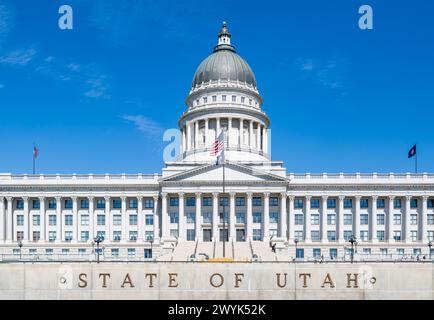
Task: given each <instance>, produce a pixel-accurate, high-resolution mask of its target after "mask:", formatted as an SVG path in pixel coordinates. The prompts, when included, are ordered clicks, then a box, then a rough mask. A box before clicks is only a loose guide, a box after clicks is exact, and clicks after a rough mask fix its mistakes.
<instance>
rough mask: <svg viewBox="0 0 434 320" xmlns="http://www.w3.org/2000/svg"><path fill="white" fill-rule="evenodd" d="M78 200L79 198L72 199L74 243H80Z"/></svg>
mask: <svg viewBox="0 0 434 320" xmlns="http://www.w3.org/2000/svg"><path fill="white" fill-rule="evenodd" d="M77 201H78V199H77V197H75V196H74V197H72V226H73V230H72V241H73V242H77V241H78V225H79V219H78V203H77Z"/></svg>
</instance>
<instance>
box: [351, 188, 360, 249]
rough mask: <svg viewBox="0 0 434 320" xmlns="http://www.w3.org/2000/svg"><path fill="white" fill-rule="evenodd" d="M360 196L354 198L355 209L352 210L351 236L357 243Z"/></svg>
mask: <svg viewBox="0 0 434 320" xmlns="http://www.w3.org/2000/svg"><path fill="white" fill-rule="evenodd" d="M360 199H361V197H360V196H355V197H354V202H355V204H354V205H355V208H354V221H353V227H354V228H353V236H354V237H356V239H357V241H359V240H360V239H359V237H360Z"/></svg>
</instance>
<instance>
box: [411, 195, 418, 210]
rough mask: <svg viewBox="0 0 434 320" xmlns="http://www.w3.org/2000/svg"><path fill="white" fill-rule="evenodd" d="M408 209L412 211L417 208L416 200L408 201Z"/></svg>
mask: <svg viewBox="0 0 434 320" xmlns="http://www.w3.org/2000/svg"><path fill="white" fill-rule="evenodd" d="M410 208H412V209H416V208H417V199H416V198H412V199H411V200H410Z"/></svg>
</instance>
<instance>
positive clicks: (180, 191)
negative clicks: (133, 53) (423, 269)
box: [0, 24, 434, 261]
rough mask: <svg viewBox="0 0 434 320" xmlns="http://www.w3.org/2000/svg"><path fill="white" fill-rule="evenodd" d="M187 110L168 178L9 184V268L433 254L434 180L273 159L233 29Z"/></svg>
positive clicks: (1, 196)
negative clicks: (218, 150)
mask: <svg viewBox="0 0 434 320" xmlns="http://www.w3.org/2000/svg"><path fill="white" fill-rule="evenodd" d="M186 104H187V108H186V110H185V112H184V113H183V114H182V115H181V116H180V118H179V121H178V126H179V129H180V131H181V137H182V138H181V140H182V145H181V152H180V154H179V156H178V158H176V159H175V160H174V161H166V162H165V166H164V168H163V169H162V172H161V173H155V174H134V175H131V174H105V175H104V174H103V175H96V174H69V175H66V174H53V175H52V174H40V175H26V174H23V175H16V174H0V260H4V261H6V260H8V259H18V257H20V259H41V260H43V259H65V260H67V259H72V260H74V259H84V260H86V259H91V257H94V255H95V253H98V255H100V258H101V259H103V260H106V261H115V260H128V259H130V260H140V261H146V260H156V261H187V260H201V259H203V260H208V259H215V258H222V257H227V258H229V259H234V260H242V261H252V260H255V259H257V260H259V261H292V260H293V259H299V260H311V259H325V260H332V259H334V260H345V259H349V254H350V253H351V254H353V258H355V259H380V258H384V259H396V258H399V257H406V256H413V257H418V259H419V258H420V259H422V258H423V259H424V258H426V257H428V256H430V255H431V253H432V252H434V251H432V249H431V242H433V241H434V174H429V173H419V174H412V173H388V174H383V173H381V174H380V173H370V174H366V173H352V174H346V173H333V174H332V173H320V174H311V173H302V174H299V173H290V168H289V170H287V168H285V166H284V162H283V161H278V160H274V159H271V152H270V145H271V144H270V136H269V129H270V128H271V127H270V126H271V121H270V119H269V118H268V116H267V114H266V112H265V111H264V109H263V108H262V105H263V99H262V97H261V95H260V93H259V91H258V83H257V80H256V78H255V75H254V73H253V71H252V69H251V68H250V66H249V65H248V63H247V62H246V61H245V60H244V59H243V58H241V57H240V56H239V55H238V54H237V52H236V49H235V47H234V46H233V45H232V44H231V34H230V32H229V30H228V27H227V26H226V24H223V26H222V28H221V30H220V32H219V33H218V43H217V45H216V46H215V47H214V50H213V52H212V54H211V55H210V56H208V57H207V58H206V59H205V60H203V61H202V63H201V64H200V65H199V67H198V68H197V70H196V73H195V75H194V77H193V82H192V86H191V90H190V93H189V95H188V97H187V99H186ZM270 108H271V106H270ZM221 132H224V154H225V162H224V164H221V163H220V164H216V157H215V156H213V155H211V151H212V146H213V143H214V142H215V141H216V138H217V137H218V136H219V135H220V133H221ZM223 174H224V178H225V188H224V190H223ZM430 251H431V252H430Z"/></svg>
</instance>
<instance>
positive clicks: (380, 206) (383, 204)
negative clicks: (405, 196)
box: [377, 198, 386, 209]
mask: <svg viewBox="0 0 434 320" xmlns="http://www.w3.org/2000/svg"><path fill="white" fill-rule="evenodd" d="M385 207H386V200H385V199H384V198H379V199H377V209H384V208H385Z"/></svg>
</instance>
